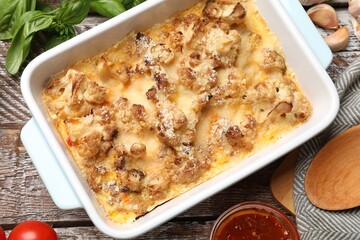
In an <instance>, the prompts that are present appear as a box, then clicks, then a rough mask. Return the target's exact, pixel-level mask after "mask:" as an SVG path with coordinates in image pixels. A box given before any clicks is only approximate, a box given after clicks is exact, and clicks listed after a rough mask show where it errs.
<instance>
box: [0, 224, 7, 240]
mask: <svg viewBox="0 0 360 240" xmlns="http://www.w3.org/2000/svg"><path fill="white" fill-rule="evenodd" d="M0 240H6V235H5V232H4V230H3V229H2V227H0Z"/></svg>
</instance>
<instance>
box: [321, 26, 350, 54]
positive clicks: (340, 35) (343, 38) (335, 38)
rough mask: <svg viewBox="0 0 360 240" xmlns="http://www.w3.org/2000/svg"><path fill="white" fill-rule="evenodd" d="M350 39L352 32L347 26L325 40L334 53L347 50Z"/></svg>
mask: <svg viewBox="0 0 360 240" xmlns="http://www.w3.org/2000/svg"><path fill="white" fill-rule="evenodd" d="M349 39H350V31H349V29H348V28H347V27H346V26H344V27H341V28H339V29H338V30H337V31H336V32H334V33H332V34H330V35H328V36H327V37H325V38H324V40H325V42H326V43H327V45H328V46H329V47H330V49H331V50H332V51H333V52H336V51H340V50H342V49H344V48H346V46H347V45H348V43H349Z"/></svg>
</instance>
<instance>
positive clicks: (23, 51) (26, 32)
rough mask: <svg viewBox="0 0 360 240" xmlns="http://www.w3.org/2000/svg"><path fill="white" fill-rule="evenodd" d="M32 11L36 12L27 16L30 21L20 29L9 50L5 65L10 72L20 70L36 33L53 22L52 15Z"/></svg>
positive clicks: (14, 72)
mask: <svg viewBox="0 0 360 240" xmlns="http://www.w3.org/2000/svg"><path fill="white" fill-rule="evenodd" d="M32 12H34V14H33V17H32V18H31V17H30V16H29V15H30V14H28V15H26V16H25V17H26V18H27V19H28V21H26V22H25V23H24V24H23V25H22V26H21V27H20V28H19V29H18V31H17V33H16V35H15V37H14V39H13V41H12V42H11V45H10V48H9V50H8V52H7V55H6V62H5V66H6V69H7V71H8V72H9V73H10V74H16V73H17V72H18V71H19V68H20V66H21V64H22V63H23V62H24V61H25V59H26V57H27V56H28V54H29V51H30V45H31V40H32V38H33V37H34V34H35V33H36V32H38V31H41V30H43V29H46V28H48V27H49V26H50V25H51V24H52V22H53V16H51V15H48V14H45V13H43V14H42V16H40V14H39V13H38V11H32ZM22 21H23V20H22Z"/></svg>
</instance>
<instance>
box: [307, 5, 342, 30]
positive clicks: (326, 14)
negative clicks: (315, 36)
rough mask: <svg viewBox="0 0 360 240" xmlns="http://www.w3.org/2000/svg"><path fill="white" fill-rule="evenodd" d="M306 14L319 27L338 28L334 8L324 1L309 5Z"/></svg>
mask: <svg viewBox="0 0 360 240" xmlns="http://www.w3.org/2000/svg"><path fill="white" fill-rule="evenodd" d="M307 14H308V15H309V17H310V19H311V21H313V23H315V24H316V25H318V26H319V27H322V28H325V29H333V30H335V29H338V27H339V20H338V17H337V15H336V11H335V9H334V8H333V7H332V6H330V5H329V4H326V3H321V4H318V5H315V6H313V7H311V8H310V9H309V10H308V11H307Z"/></svg>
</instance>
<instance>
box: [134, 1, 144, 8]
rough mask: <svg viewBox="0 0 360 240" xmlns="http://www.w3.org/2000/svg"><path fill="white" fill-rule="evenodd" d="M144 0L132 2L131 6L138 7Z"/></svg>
mask: <svg viewBox="0 0 360 240" xmlns="http://www.w3.org/2000/svg"><path fill="white" fill-rule="evenodd" d="M145 1H146V0H134V2H133V4H132V6H133V7H135V6H136V5H139V4H140V3H143V2H145Z"/></svg>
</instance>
